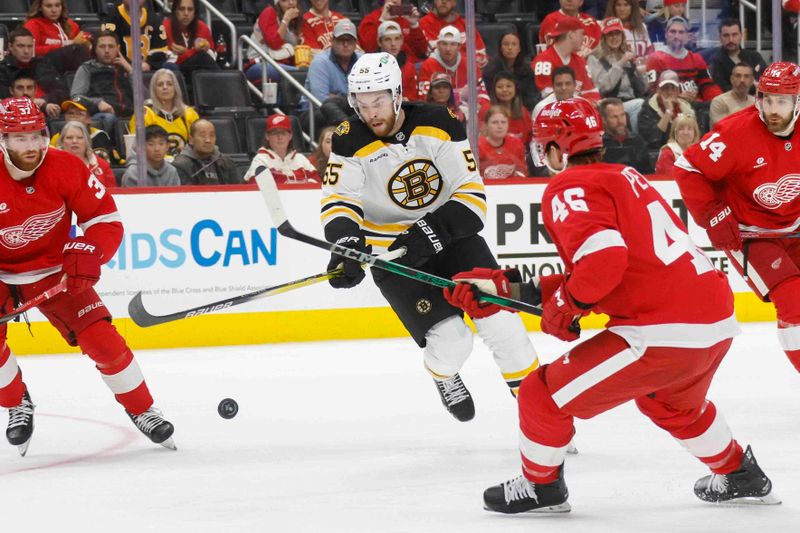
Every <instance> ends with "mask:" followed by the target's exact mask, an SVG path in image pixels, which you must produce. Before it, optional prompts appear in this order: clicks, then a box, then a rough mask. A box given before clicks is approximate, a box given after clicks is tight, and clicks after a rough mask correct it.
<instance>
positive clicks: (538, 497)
mask: <svg viewBox="0 0 800 533" xmlns="http://www.w3.org/2000/svg"><path fill="white" fill-rule="evenodd" d="M568 497H569V491H568V490H567V484H566V483H565V482H564V465H563V464H562V465H561V466H560V467H559V469H558V479H557V480H555V481H553V482H552V483H547V484H545V485H537V484H536V483H533V482H532V481H528V480H527V479H525V476H519V477H516V478H514V479H511V480H509V481H506V482H505V483H501V484H500V485H495V486H494V487H489V488H488V489H486V490H485V491H483V508H484V509H486V510H487V511H494V512H496V513H507V514H512V513H526V512H529V513H568V512H570V511H571V510H572V507H570V505H569V502H567V498H568Z"/></svg>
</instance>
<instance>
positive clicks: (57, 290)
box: [0, 279, 67, 324]
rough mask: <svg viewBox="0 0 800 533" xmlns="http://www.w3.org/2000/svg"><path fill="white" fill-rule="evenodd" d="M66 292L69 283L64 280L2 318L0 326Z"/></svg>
mask: <svg viewBox="0 0 800 533" xmlns="http://www.w3.org/2000/svg"><path fill="white" fill-rule="evenodd" d="M65 290H67V282H66V280H63V279H62V280H61V282H60V283H58V284H56V285H53V286H52V287H50V288H49V289H47V290H46V291H44V292H43V293H41V294H39V295H37V296H34V297H33V298H31V299H30V300H28V301H27V302H22V303H21V304H19V305H18V306H17V307H15V308H14V310H13V311H11V312H10V313H8V314H7V315H3V316H0V324H5V323H6V322H11V321H12V320H14V319H15V318H17V317H18V316H20V315H21V314H22V313H24V312H25V311H29V310H31V309H33V308H34V307H36V306H37V305H41V304H42V303H44V302H46V301H47V300H49V299H50V298H52V297H53V296H56V295H57V294H61V293H62V292H64V291H65Z"/></svg>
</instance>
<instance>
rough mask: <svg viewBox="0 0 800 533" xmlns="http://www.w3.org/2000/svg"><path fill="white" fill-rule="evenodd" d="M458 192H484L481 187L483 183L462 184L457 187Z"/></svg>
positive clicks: (483, 188) (484, 188) (484, 189)
mask: <svg viewBox="0 0 800 533" xmlns="http://www.w3.org/2000/svg"><path fill="white" fill-rule="evenodd" d="M457 190H458V191H470V192H482V193H485V192H486V187H484V186H483V183H479V182H477V181H471V182H467V183H462V184H461V185H459V186H458V189H457Z"/></svg>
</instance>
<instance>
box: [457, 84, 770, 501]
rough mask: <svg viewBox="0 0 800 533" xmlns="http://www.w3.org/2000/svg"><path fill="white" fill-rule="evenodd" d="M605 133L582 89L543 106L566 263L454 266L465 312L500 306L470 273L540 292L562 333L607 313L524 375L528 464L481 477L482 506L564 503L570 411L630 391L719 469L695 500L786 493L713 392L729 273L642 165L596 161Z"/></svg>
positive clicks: (540, 128) (552, 220)
mask: <svg viewBox="0 0 800 533" xmlns="http://www.w3.org/2000/svg"><path fill="white" fill-rule="evenodd" d="M602 137H603V127H602V125H601V122H600V115H599V114H598V113H597V111H596V110H595V109H594V107H592V105H591V104H589V103H587V102H585V101H583V100H580V99H570V100H564V101H561V102H555V103H552V104H549V105H547V106H545V108H544V109H543V110H542V112H541V113H540V114H539V117H538V119H537V121H536V123H535V124H534V142H535V143H536V158H537V159H538V161H537V165H540V166H541V165H547V166H548V167H549V168H550V170H551V172H552V173H554V174H555V175H554V176H553V178H552V180H551V181H550V183H549V184H548V186H547V188H546V190H545V193H544V196H543V198H542V217H543V219H544V223H545V227H546V228H547V231H548V232H549V233H550V235H551V236H552V238H553V241H554V243H555V245H556V248H557V249H558V253H559V256H560V257H561V259H562V260H563V262H564V269H565V272H566V274H564V275H553V276H543V277H542V278H540V279H538V280H535V282H532V283H524V284H523V283H514V282H513V280H514V277H515V275H518V273H516V274H515V275H510V273H509V271H503V270H488V269H478V270H473V271H470V272H464V273H461V274H459V275H458V276H456V277H454V278H453V279H454V280H456V281H468V282H469V283H459V284H458V285H456V287H455V288H454V289H453V291H452V293H451V292H449V291H448V292H446V296H447V297H448V299H449V300H450V301H451V303H454V304H457V305H459V306H461V307H462V308H463V309H465V310H466V311H467V312H468V313H485V312H486V310H487V308H491V307H493V305H491V304H490V305H485V304H478V303H477V302H476V301H475V299H474V298H473V292H472V284H475V285H478V286H479V287H480V288H481V289H482V290H484V291H487V292H493V293H497V294H500V295H503V296H511V297H514V298H518V299H521V300H523V301H525V302H528V303H533V304H538V303H540V302H541V303H542V304H543V313H542V330H543V331H544V332H546V333H549V334H551V335H555V336H556V337H558V338H560V339H563V340H566V341H573V340H576V339H578V338H579V336H580V329H579V328H578V327H577V326H575V325H574V321H575V319H576V318H578V317H581V316H584V315H587V314H589V313H590V312H592V311H594V312H597V313H606V314H608V315H609V316H610V317H611V320H610V321H609V322H608V324H607V325H606V329H605V330H604V331H602V332H601V333H599V334H597V335H595V336H594V337H592V338H591V339H588V340H586V341H584V342H582V343H580V344H578V345H577V346H575V347H574V348H573V349H572V350H570V352H568V353H567V354H565V355H563V356H562V357H560V358H559V359H557V360H556V361H554V362H553V363H551V364H549V365H543V366H542V367H540V368H539V369H538V370H537V371H536V372H534V373H532V374H531V375H530V376H528V377H527V378H526V379H525V380H524V381H523V382H522V385H521V386H520V389H519V399H518V402H519V418H520V429H521V431H520V452H521V455H522V466H523V468H522V475H521V476H519V477H517V478H515V479H512V480H510V481H506V482H505V483H502V484H500V485H497V486H494V487H490V488H489V489H487V490H486V491H485V492H484V505H485V507H486V509H488V510H491V511H497V512H502V513H518V512H523V511H531V510H540V511H551V512H552V511H555V512H563V511H568V510H569V504H568V503H567V497H568V493H567V486H566V484H565V482H564V456H565V453H566V447H567V443H568V442H569V440H570V438H571V437H572V434H573V431H574V430H573V420H574V418H575V417H577V418H592V417H594V416H596V415H598V414H600V413H603V412H605V411H608V410H609V409H612V408H614V407H616V406H618V405H621V404H623V403H625V402H627V401H629V400H635V402H636V405H637V407H638V408H639V410H640V411H641V412H642V413H643V414H644V415H645V416H647V417H649V418H650V419H651V420H652V421H653V422H654V423H655V424H656V425H657V426H659V427H661V428H663V429H665V430H666V431H668V432H669V433H670V434H671V435H672V436H673V437H674V438H675V439H676V440H677V441H678V442H679V443H680V444H681V445H682V446H683V447H684V448H686V450H687V451H688V452H689V453H691V454H692V455H694V456H695V457H697V458H698V459H700V461H702V462H703V463H704V464H705V465H707V466H708V467H709V468H710V469H711V472H712V474H711V475H710V476H706V477H704V478H702V479H700V480H698V481H697V483H695V486H694V492H695V494H696V495H697V496H698V497H699V498H700V499H702V500H705V501H710V502H720V501H727V500H734V499H740V498H750V499H752V500H754V501H758V502H761V503H778V500H777V499H776V498H775V497H774V496H773V495H772V494H771V490H772V484H771V483H770V480H769V479H768V478H767V477H766V475H764V473H763V472H762V471H761V469H760V468H759V466H758V464H757V463H756V461H755V458H754V457H753V453H752V451H751V450H750V447H748V448H747V449H746V450H742V447H741V446H740V445H739V443H737V442H736V440H734V439H733V436H732V434H731V431H730V429H729V428H728V425H727V424H726V423H725V420H724V419H723V417H722V415H721V414H720V413H719V412H718V411H717V409H716V408H715V406H714V404H713V403H711V402H710V401H709V400H707V399H706V392H707V391H708V388H709V385H710V383H711V379H712V378H713V376H714V373H715V371H716V370H717V367H718V366H719V364H720V362H721V361H722V358H723V357H724V356H725V354H726V353H727V351H728V348H729V347H730V345H731V341H732V337H733V336H734V335H736V334H737V333H738V332H739V326H738V325H737V323H736V320H735V318H734V314H733V294H732V293H731V290H730V287H729V286H728V283H727V280H726V278H725V276H724V275H723V274H722V273H721V272H719V271H717V270H715V269H714V267H713V266H712V263H711V261H710V260H709V259H708V258H707V257H706V256H705V255H703V253H702V252H701V251H700V250H699V249H698V248H697V247H696V246H695V245H694V244H693V243H692V242H691V240H690V239H689V236H688V235H687V233H686V228H685V227H684V225H683V224H682V223H681V221H680V219H679V218H678V217H677V216H676V215H675V213H674V212H673V211H672V209H671V208H670V206H669V204H667V202H666V201H664V199H663V198H662V197H661V196H660V195H659V194H658V193H657V192H656V191H655V190H654V189H653V188H652V187H651V186H650V184H649V183H648V182H647V180H645V179H644V177H642V175H641V174H639V173H638V172H637V171H636V170H634V169H633V168H632V167H624V166H622V165H612V164H605V163H601V162H600V161H601V159H602V147H603V139H602ZM517 279H518V278H517ZM676 288H680V290H676Z"/></svg>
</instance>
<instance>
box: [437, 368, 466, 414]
mask: <svg viewBox="0 0 800 533" xmlns="http://www.w3.org/2000/svg"><path fill="white" fill-rule="evenodd" d="M433 381H434V382H435V383H436V390H438V391H439V396H440V397H441V398H442V405H444V406H445V408H446V409H447V411H448V412H449V413H450V414H451V415H453V416H454V417H456V419H458V420H459V421H461V422H466V421H468V420H472V419H473V418H475V404H474V403H473V402H472V396H471V395H470V393H469V391H468V390H467V387H465V386H464V383H463V382H462V381H461V376H459V375H458V373H456V374H454V375H452V376H451V377H449V378H447V379H443V380H439V379H435V378H434V380H433Z"/></svg>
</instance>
